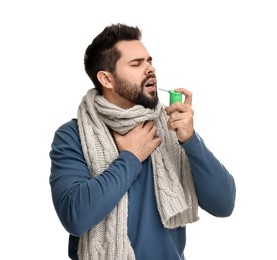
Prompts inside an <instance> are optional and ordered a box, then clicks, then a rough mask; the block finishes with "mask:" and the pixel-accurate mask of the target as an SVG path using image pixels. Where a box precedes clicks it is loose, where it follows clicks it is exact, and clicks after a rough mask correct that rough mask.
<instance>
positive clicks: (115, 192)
mask: <svg viewBox="0 0 277 260" xmlns="http://www.w3.org/2000/svg"><path fill="white" fill-rule="evenodd" d="M50 159H51V175H50V186H51V192H52V199H53V203H54V207H55V209H56V212H57V214H58V217H59V219H60V221H61V223H62V224H63V226H64V227H65V229H66V230H67V231H68V232H69V233H71V234H73V235H75V236H80V235H81V234H82V233H84V232H86V231H87V230H89V229H90V228H92V227H93V226H94V225H96V224H97V223H99V222H100V221H101V220H102V219H103V218H105V217H106V216H107V215H108V214H109V213H110V211H111V210H112V209H113V208H114V207H115V206H116V205H117V203H118V202H119V201H120V199H121V198H122V196H123V195H124V194H125V193H126V192H127V191H128V189H129V187H130V186H131V184H132V183H133V181H134V180H135V179H136V178H137V176H138V175H139V173H140V172H141V170H142V165H141V163H140V161H139V160H138V159H137V158H136V157H135V156H134V155H133V154H132V153H131V152H128V151H121V152H120V153H119V156H118V158H117V159H116V160H115V161H114V162H113V163H112V164H111V165H110V167H109V168H108V169H107V170H105V171H104V172H103V173H102V174H101V175H99V176H97V177H96V178H92V177H91V176H90V173H89V169H88V167H87V164H86V161H85V159H84V156H83V153H82V148H81V144H80V140H79V134H78V129H77V123H76V120H73V121H71V122H69V123H67V124H65V125H63V126H62V127H60V128H59V129H58V130H57V131H56V133H55V136H54V140H53V143H52V149H51V151H50Z"/></svg>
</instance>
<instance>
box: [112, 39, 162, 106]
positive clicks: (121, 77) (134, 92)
mask: <svg viewBox="0 0 277 260" xmlns="http://www.w3.org/2000/svg"><path fill="white" fill-rule="evenodd" d="M116 47H117V48H118V49H119V51H120V52H121V58H120V59H119V60H118V62H117V64H116V70H115V73H113V78H114V91H115V93H117V94H118V95H119V96H120V97H121V98H122V102H124V101H126V102H127V103H130V105H135V104H138V105H142V106H144V107H145V108H155V107H156V105H157V103H158V96H157V82H156V76H155V68H154V67H153V66H152V58H151V57H150V55H149V54H148V52H147V50H146V49H145V47H144V46H143V44H142V43H141V42H140V41H121V42H119V43H118V44H117V45H116Z"/></svg>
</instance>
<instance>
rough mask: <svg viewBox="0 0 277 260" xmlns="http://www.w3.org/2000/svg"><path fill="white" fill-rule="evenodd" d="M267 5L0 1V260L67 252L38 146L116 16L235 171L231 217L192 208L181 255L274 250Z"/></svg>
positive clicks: (272, 13) (195, 258)
mask: <svg viewBox="0 0 277 260" xmlns="http://www.w3.org/2000/svg"><path fill="white" fill-rule="evenodd" d="M276 5H277V4H276V1H273V0H272V1H270V0H251V1H250V0H249V1H247V0H232V1H222V0H221V1H220V0H218V1H216V0H210V1H206V0H195V1H174V0H172V1H149V0H148V1H146V0H141V1H130V0H129V1H127V0H126V1H113V0H110V1H82V0H80V1H72V0H55V1H54V0H48V1H46V0H45V1H39V0H33V1H31V0H27V1H19V0H18V1H12V0H11V1H1V3H0V26H1V40H0V47H1V48H0V69H1V71H0V73H1V77H0V86H1V95H0V101H1V102H0V105H1V110H0V111H1V135H0V136H1V140H0V141H1V189H0V192H1V193H0V200H1V201H0V202H1V204H0V205H1V221H0V223H1V224H0V225H1V226H0V230H1V233H0V234H1V252H0V254H1V256H0V258H1V259H35V260H37V259H40V260H44V259H47V260H49V259H51V260H56V259H57V260H61V259H67V238H68V234H67V233H66V231H65V230H64V229H63V227H62V226H61V224H60V222H59V220H58V218H57V216H56V213H55V211H54V208H53V205H52V201H51V194H50V186H49V183H48V179H49V174H50V159H49V156H48V154H49V151H50V145H51V142H52V138H53V135H54V131H55V130H56V129H57V128H58V127H59V126H60V125H61V124H63V123H65V122H66V121H68V120H70V119H71V118H73V117H76V112H77V107H78V105H79V103H80V101H81V98H82V97H83V95H84V94H85V93H86V91H87V90H88V89H89V88H91V87H92V83H91V82H90V80H89V78H88V77H87V75H86V74H85V72H84V69H83V54H84V51H85V48H86V47H87V45H88V44H89V43H90V42H91V41H92V39H93V38H94V37H95V36H96V34H98V33H99V32H100V31H102V29H103V28H104V27H105V26H107V25H110V24H111V23H117V22H123V23H127V24H129V25H137V26H139V27H140V28H141V29H142V31H143V39H142V40H143V43H144V44H145V46H146V47H147V48H148V50H149V52H150V54H151V55H152V56H153V58H154V65H155V67H156V71H157V77H158V85H159V87H161V88H168V89H171V88H175V87H185V88H187V89H189V90H191V91H192V92H193V94H194V96H193V108H194V110H195V128H196V130H197V131H198V133H199V134H200V135H201V136H202V137H203V138H204V140H205V142H206V144H207V146H208V147H209V148H210V150H212V151H213V153H214V154H215V155H216V157H217V158H218V159H219V160H220V161H221V162H222V163H223V164H224V165H225V166H226V167H227V168H228V169H229V171H230V172H231V173H232V174H233V176H234V177H235V179H236V183H237V201H236V208H235V210H234V213H233V215H232V216H231V217H229V218H223V219H220V218H215V217H213V216H210V215H208V214H207V213H206V212H204V211H200V221H199V222H197V223H195V224H192V225H189V226H188V227H187V233H188V234H187V235H188V238H187V246H186V257H187V260H200V259H201V260H202V259H205V260H233V259H247V260H248V259H251V260H261V259H263V260H271V259H273V260H274V259H277V252H276V232H277V228H276V219H277V213H276V198H277V192H276V184H275V183H276V181H275V180H276V175H277V171H276V163H275V162H276V161H277V158H276V155H277V154H276V150H275V146H276V144H277V143H276V130H277V129H276V115H275V114H276V111H277V110H276V102H275V99H276V98H275V91H276V87H277V79H276V78H277V77H276V76H277V39H276V37H277V30H276V29H277V28H276V27H277V15H276V13H277V7H276ZM161 99H162V100H163V101H164V102H167V101H168V96H167V93H163V94H162V93H161ZM3 255H5V257H3Z"/></svg>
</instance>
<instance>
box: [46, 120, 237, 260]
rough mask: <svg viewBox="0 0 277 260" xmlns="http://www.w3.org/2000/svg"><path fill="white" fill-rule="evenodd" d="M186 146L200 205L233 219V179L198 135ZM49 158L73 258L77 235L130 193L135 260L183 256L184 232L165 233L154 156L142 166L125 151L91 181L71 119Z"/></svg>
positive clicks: (53, 189) (54, 195)
mask: <svg viewBox="0 0 277 260" xmlns="http://www.w3.org/2000/svg"><path fill="white" fill-rule="evenodd" d="M180 145H181V144H180ZM182 148H183V149H184V150H185V151H186V154H187V156H188V159H189V162H190V166H191V171H192V176H193V180H194V184H195V189H196V193H197V198H198V203H199V206H200V207H201V208H202V209H203V210H206V211H207V212H209V213H210V214H212V215H214V216H217V217H227V216H230V215H231V213H232V211H233V209H234V205H235V195H236V188H235V182H234V179H233V177H232V175H230V174H229V172H228V171H227V170H226V169H225V167H224V166H223V165H222V164H221V163H220V162H219V161H218V160H217V159H216V158H215V156H214V155H213V154H212V153H211V152H210V151H209V150H208V149H207V147H206V146H205V144H204V142H203V140H202V139H201V138H200V137H199V135H198V134H197V133H195V134H194V136H193V137H192V138H191V139H190V140H189V141H188V142H187V143H185V144H182ZM50 158H51V175H50V186H51V192H52V199H53V204H54V207H55V210H56V212H57V215H58V217H59V219H60V221H61V223H62V225H63V226H64V228H65V229H66V230H67V232H68V233H69V257H70V258H71V259H77V249H78V242H79V236H81V235H82V234H83V233H85V232H86V231H88V230H89V229H91V228H92V227H93V226H95V225H96V224H98V223H99V222H100V221H101V220H102V219H103V218H105V217H106V216H107V215H108V214H109V213H110V212H111V211H112V209H113V208H114V207H115V206H116V205H117V203H118V202H119V201H120V199H121V198H122V196H123V195H124V194H125V193H126V192H128V236H129V239H130V241H131V245H132V247H133V249H134V252H135V256H136V260H153V259H157V260H168V259H170V260H180V259H184V258H185V257H184V248H185V244H186V228H185V227H183V228H176V229H166V228H164V227H163V225H162V223H161V220H160V216H159V213H158V209H157V204H156V199H155V192H154V183H153V169H152V163H151V156H149V157H148V158H147V159H146V160H145V161H144V162H142V163H141V162H140V161H139V160H138V159H137V158H136V157H135V156H134V155H133V154H132V153H131V152H128V151H121V152H120V153H119V156H118V158H117V159H116V160H114V161H113V163H112V164H111V165H110V166H109V168H108V169H107V170H105V171H104V172H103V174H101V175H99V176H97V177H96V178H92V177H91V175H90V172H89V169H88V167H87V164H86V161H85V158H84V156H83V152H82V147H81V143H80V137H79V132H78V126H77V120H76V119H72V120H71V121H69V122H68V123H66V124H64V125H62V126H61V127H60V128H59V129H58V130H57V131H56V132H55V135H54V140H53V143H52V149H51V151H50ZM95 160H97V155H95Z"/></svg>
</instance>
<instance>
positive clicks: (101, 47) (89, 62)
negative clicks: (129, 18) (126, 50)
mask: <svg viewBox="0 0 277 260" xmlns="http://www.w3.org/2000/svg"><path fill="white" fill-rule="evenodd" d="M141 34H142V33H141V30H140V29H139V28H138V27H132V26H127V25H125V24H120V23H118V24H112V25H110V26H107V27H106V28H105V29H104V30H103V31H102V32H101V33H100V34H99V35H97V36H96V37H95V38H94V39H93V41H92V43H91V44H90V45H89V46H88V47H87V49H86V52H85V57H84V65H85V71H86V73H87V74H88V76H89V78H90V79H91V80H92V82H93V84H94V86H95V88H96V89H97V90H98V91H99V92H100V93H102V91H101V89H102V88H101V84H100V82H99V81H98V79H97V76H96V75H97V72H98V71H100V70H105V71H109V72H111V73H113V72H114V71H115V66H116V62H117V61H118V60H119V58H120V56H121V53H120V52H119V50H118V49H117V48H115V44H116V43H117V42H119V41H123V40H127V41H128V40H140V39H141Z"/></svg>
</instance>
